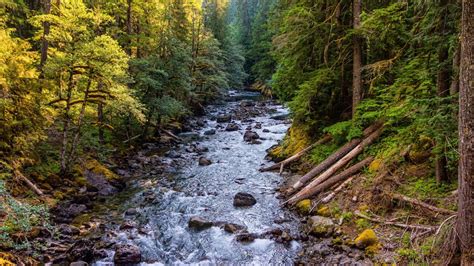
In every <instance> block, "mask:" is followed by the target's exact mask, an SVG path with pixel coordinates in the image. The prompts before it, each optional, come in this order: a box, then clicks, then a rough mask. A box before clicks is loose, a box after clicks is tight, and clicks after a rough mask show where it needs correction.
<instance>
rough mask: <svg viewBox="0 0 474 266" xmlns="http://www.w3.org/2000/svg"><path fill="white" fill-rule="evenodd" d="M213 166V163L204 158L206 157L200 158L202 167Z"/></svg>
mask: <svg viewBox="0 0 474 266" xmlns="http://www.w3.org/2000/svg"><path fill="white" fill-rule="evenodd" d="M211 164H212V161H211V160H209V159H207V158H204V157H201V158H199V165H200V166H208V165H211Z"/></svg>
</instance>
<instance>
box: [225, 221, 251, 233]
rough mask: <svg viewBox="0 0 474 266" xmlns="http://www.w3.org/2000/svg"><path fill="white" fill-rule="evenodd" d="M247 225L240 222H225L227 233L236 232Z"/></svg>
mask: <svg viewBox="0 0 474 266" xmlns="http://www.w3.org/2000/svg"><path fill="white" fill-rule="evenodd" d="M246 228H247V227H245V226H243V225H240V224H234V223H226V224H224V231H226V232H227V233H231V234H235V233H237V232H239V231H242V230H245V229H246Z"/></svg>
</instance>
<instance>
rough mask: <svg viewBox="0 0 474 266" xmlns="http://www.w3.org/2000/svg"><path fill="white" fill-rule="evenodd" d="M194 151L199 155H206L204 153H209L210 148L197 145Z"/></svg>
mask: <svg viewBox="0 0 474 266" xmlns="http://www.w3.org/2000/svg"><path fill="white" fill-rule="evenodd" d="M194 151H196V152H197V153H204V152H208V151H209V148H208V147H204V146H201V145H196V147H195V148H194Z"/></svg>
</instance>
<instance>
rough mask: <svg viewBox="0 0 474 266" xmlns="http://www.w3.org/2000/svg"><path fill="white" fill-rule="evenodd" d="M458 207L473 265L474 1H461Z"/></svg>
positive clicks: (466, 256) (465, 253) (466, 254)
mask: <svg viewBox="0 0 474 266" xmlns="http://www.w3.org/2000/svg"><path fill="white" fill-rule="evenodd" d="M459 77H460V79H459V81H460V82H459V176H458V179H459V184H458V186H459V189H458V191H459V193H458V194H459V207H458V221H457V235H458V237H459V247H460V249H461V265H466V266H467V265H474V141H473V140H474V1H472V0H463V1H462V30H461V71H460V75H459Z"/></svg>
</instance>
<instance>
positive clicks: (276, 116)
mask: <svg viewBox="0 0 474 266" xmlns="http://www.w3.org/2000/svg"><path fill="white" fill-rule="evenodd" d="M287 118H288V114H282V115H275V116H272V117H270V119H273V120H279V121H282V120H286V119H287Z"/></svg>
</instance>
